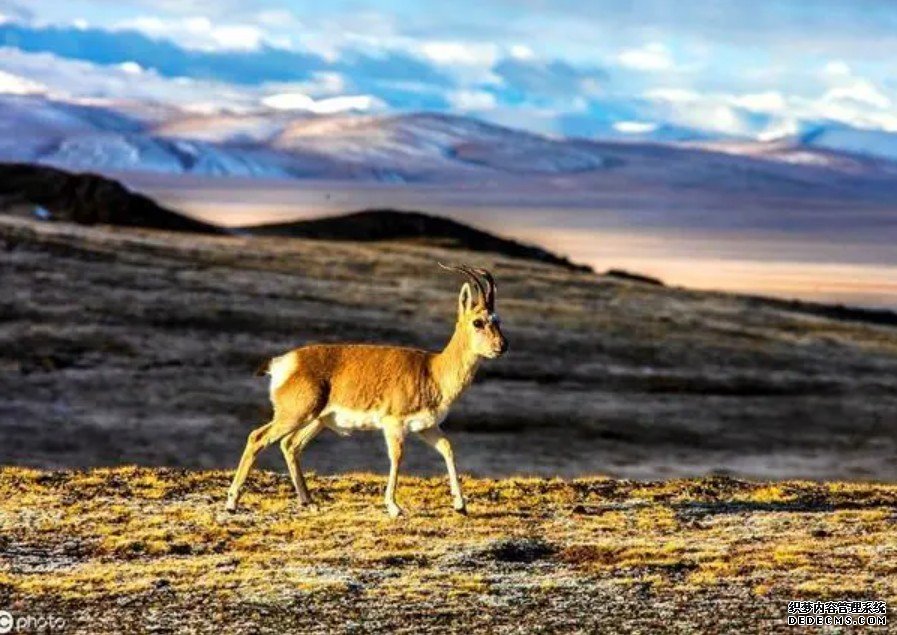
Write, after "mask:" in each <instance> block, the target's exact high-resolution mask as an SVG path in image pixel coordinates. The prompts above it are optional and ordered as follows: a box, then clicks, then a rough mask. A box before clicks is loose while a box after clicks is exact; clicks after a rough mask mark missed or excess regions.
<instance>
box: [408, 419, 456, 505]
mask: <svg viewBox="0 0 897 635" xmlns="http://www.w3.org/2000/svg"><path fill="white" fill-rule="evenodd" d="M418 434H419V435H420V437H421V439H423V440H424V441H425V442H426V443H427V444H428V445H429V446H431V447H432V448H434V449H435V450H436V451H437V452H439V454H441V455H442V458H443V459H445V469H446V470H447V471H448V477H449V487H450V488H451V490H452V499H453V502H452V507H454V509H455V511H456V512H458V513H460V514H466V513H467V503H466V502H465V500H464V495H463V494H462V493H461V483H460V481H458V472H457V471H455V454H454V452H452V444H451V443H450V442H449V440H448V437H446V436H445V434H444V433H443V432H442V430H440V429H439V428H427V429H426V430H421V431H420V432H419V433H418Z"/></svg>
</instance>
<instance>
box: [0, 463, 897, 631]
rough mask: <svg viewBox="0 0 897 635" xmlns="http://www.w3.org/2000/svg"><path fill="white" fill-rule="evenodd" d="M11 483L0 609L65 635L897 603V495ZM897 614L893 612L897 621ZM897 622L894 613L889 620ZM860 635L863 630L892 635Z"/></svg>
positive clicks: (707, 613)
mask: <svg viewBox="0 0 897 635" xmlns="http://www.w3.org/2000/svg"><path fill="white" fill-rule="evenodd" d="M228 479H229V474H228V473H224V472H197V471H187V470H178V469H149V468H129V467H125V468H116V469H102V470H91V471H87V472H73V471H61V472H45V471H39V470H29V469H21V468H3V469H2V470H0V606H4V607H5V608H7V609H8V610H9V611H10V612H12V613H13V614H14V615H29V614H30V615H44V616H58V617H62V618H64V619H65V620H66V626H65V630H64V632H66V633H99V632H117V633H132V632H133V633H138V632H139V633H222V632H225V633H287V632H301V633H331V632H349V633H365V632H391V633H446V632H448V633H456V632H457V633H470V632H500V633H548V632H564V633H595V632H613V633H656V632H672V633H691V632H701V633H736V632H737V633H748V632H750V633H780V632H793V631H794V627H789V626H788V625H787V618H788V601H790V600H829V599H831V600H835V599H837V600H842V599H869V600H880V601H886V602H889V603H890V606H891V607H893V606H894V605H895V602H897V568H895V563H897V522H895V519H897V515H895V514H897V487H895V486H883V485H857V484H847V483H809V482H793V481H792V482H778V483H749V482H745V481H739V480H734V479H730V478H720V477H715V478H706V479H694V480H670V481H655V482H635V481H620V480H612V479H596V478H584V479H573V480H561V479H544V478H507V479H501V480H492V479H474V478H467V479H465V483H464V484H465V486H466V490H467V494H468V497H469V499H470V514H469V516H466V517H465V516H460V515H458V514H456V513H454V512H453V511H452V510H451V507H450V505H449V502H450V501H449V495H448V486H447V483H446V482H445V479H444V478H430V479H421V478H405V479H403V480H402V481H401V485H400V490H399V495H400V499H401V500H402V502H403V503H404V504H405V505H406V508H407V510H408V512H409V515H408V516H407V517H404V518H402V519H400V520H391V519H390V518H389V517H388V516H387V515H386V513H385V511H383V509H382V492H383V486H384V479H383V478H382V477H379V476H377V477H375V476H371V475H365V474H354V475H345V476H338V477H322V476H314V477H312V478H311V480H310V486H311V488H312V489H313V491H314V492H315V493H316V494H317V496H318V501H319V504H320V509H319V511H317V512H315V513H310V512H307V511H302V510H301V509H300V508H299V507H298V505H297V502H296V501H295V498H294V495H293V493H292V486H291V485H290V484H289V481H288V479H287V478H286V477H285V476H284V475H282V474H274V473H271V472H256V473H254V474H253V475H252V477H251V478H250V480H249V482H248V489H247V493H246V496H245V497H244V505H243V507H242V509H241V510H240V511H238V512H237V513H235V514H229V513H227V512H225V511H224V507H223V494H224V492H225V490H226V488H227V483H228ZM892 610H893V609H892ZM889 617H890V618H892V619H893V616H892V615H891V616H889ZM886 631H887V629H886V628H874V629H872V628H870V629H868V631H865V630H863V629H859V628H857V629H854V628H851V629H850V632H852V633H853V632H886Z"/></svg>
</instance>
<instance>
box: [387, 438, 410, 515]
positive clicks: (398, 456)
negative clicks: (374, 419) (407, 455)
mask: <svg viewBox="0 0 897 635" xmlns="http://www.w3.org/2000/svg"><path fill="white" fill-rule="evenodd" d="M383 436H384V437H386V450H387V452H388V453H389V481H388V482H387V484H386V511H387V512H389V515H390V516H392V517H393V518H396V517H397V516H401V515H402V514H403V513H404V512H403V511H402V508H401V507H399V506H398V505H397V504H396V484H397V483H398V480H399V466H400V465H401V463H402V451H403V450H404V446H405V430H404V428H403V427H402V425H401V424H398V423H391V424H389V425H385V426H384V427H383Z"/></svg>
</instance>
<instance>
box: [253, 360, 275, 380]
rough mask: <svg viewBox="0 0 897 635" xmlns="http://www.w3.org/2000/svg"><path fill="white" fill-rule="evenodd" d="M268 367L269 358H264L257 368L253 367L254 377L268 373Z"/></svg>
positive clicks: (269, 363) (269, 365) (269, 366)
mask: <svg viewBox="0 0 897 635" xmlns="http://www.w3.org/2000/svg"><path fill="white" fill-rule="evenodd" d="M270 368H271V360H270V359H266V360H265V361H264V362H262V363H261V364H260V365H259V367H258V368H256V369H255V376H256V377H264V376H265V375H267V374H268V371H269V370H270Z"/></svg>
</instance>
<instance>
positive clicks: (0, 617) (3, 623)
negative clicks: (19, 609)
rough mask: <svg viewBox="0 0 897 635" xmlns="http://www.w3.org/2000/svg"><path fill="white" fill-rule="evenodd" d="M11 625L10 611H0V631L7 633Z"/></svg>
mask: <svg viewBox="0 0 897 635" xmlns="http://www.w3.org/2000/svg"><path fill="white" fill-rule="evenodd" d="M12 627H13V618H12V613H10V612H9V611H0V633H9V632H10V631H11V630H12Z"/></svg>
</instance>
